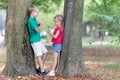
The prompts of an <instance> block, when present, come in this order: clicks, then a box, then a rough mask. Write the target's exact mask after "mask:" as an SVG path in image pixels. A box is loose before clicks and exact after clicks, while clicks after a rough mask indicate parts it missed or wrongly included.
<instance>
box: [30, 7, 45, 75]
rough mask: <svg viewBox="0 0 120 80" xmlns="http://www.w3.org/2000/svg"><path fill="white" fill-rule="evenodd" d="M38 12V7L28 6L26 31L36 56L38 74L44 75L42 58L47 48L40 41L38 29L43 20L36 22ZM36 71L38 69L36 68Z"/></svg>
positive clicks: (43, 58)
mask: <svg viewBox="0 0 120 80" xmlns="http://www.w3.org/2000/svg"><path fill="white" fill-rule="evenodd" d="M38 14H39V9H38V8H37V7H36V6H31V7H30V8H29V16H30V17H29V18H28V32H29V35H30V43H31V46H32V48H33V51H34V54H35V56H36V59H37V62H38V65H39V67H40V70H41V71H39V75H41V76H45V75H47V73H46V72H45V71H44V65H43V64H44V60H45V57H46V55H47V49H46V48H45V46H44V45H43V44H42V42H41V37H40V29H41V28H42V25H43V23H44V21H41V22H39V25H38V23H37V20H36V17H37V16H38ZM37 71H38V69H37Z"/></svg>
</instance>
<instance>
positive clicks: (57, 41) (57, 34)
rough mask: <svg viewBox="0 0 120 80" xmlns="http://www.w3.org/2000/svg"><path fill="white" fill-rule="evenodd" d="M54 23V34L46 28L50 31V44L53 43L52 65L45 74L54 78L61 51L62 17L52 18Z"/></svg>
mask: <svg viewBox="0 0 120 80" xmlns="http://www.w3.org/2000/svg"><path fill="white" fill-rule="evenodd" d="M54 22H55V25H56V28H55V30H54V32H52V30H51V27H50V26H48V29H49V31H50V35H51V36H52V40H51V41H52V43H53V49H54V52H53V64H52V69H51V71H50V72H49V73H48V74H47V75H49V76H55V70H56V68H57V64H58V56H59V54H60V52H61V49H62V38H63V27H62V24H63V16H62V15H56V16H55V17H54Z"/></svg>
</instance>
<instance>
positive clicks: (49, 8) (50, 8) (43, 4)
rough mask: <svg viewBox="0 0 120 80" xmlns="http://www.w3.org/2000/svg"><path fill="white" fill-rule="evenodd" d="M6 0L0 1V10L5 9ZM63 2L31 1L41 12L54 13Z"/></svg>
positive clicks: (53, 0) (58, 0) (61, 0)
mask: <svg viewBox="0 0 120 80" xmlns="http://www.w3.org/2000/svg"><path fill="white" fill-rule="evenodd" d="M7 1H8V0H0V8H4V9H5V8H6V7H7ZM62 2H63V0H32V4H33V5H36V6H38V7H39V8H40V9H41V10H42V11H43V12H54V11H55V10H57V8H58V7H59V6H60V4H61V3H62Z"/></svg>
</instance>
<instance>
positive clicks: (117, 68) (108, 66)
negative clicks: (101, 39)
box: [105, 64, 119, 70]
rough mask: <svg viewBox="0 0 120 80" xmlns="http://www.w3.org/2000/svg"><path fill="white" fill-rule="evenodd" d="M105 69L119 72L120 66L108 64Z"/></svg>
mask: <svg viewBox="0 0 120 80" xmlns="http://www.w3.org/2000/svg"><path fill="white" fill-rule="evenodd" d="M105 69H108V70H111V69H112V70H119V65H117V64H107V65H105Z"/></svg>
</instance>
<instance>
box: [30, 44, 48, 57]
mask: <svg viewBox="0 0 120 80" xmlns="http://www.w3.org/2000/svg"><path fill="white" fill-rule="evenodd" d="M31 46H32V48H33V51H34V54H35V56H42V55H43V54H44V53H47V52H48V51H47V49H46V48H45V46H44V45H43V43H42V42H35V43H33V44H31Z"/></svg>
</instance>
